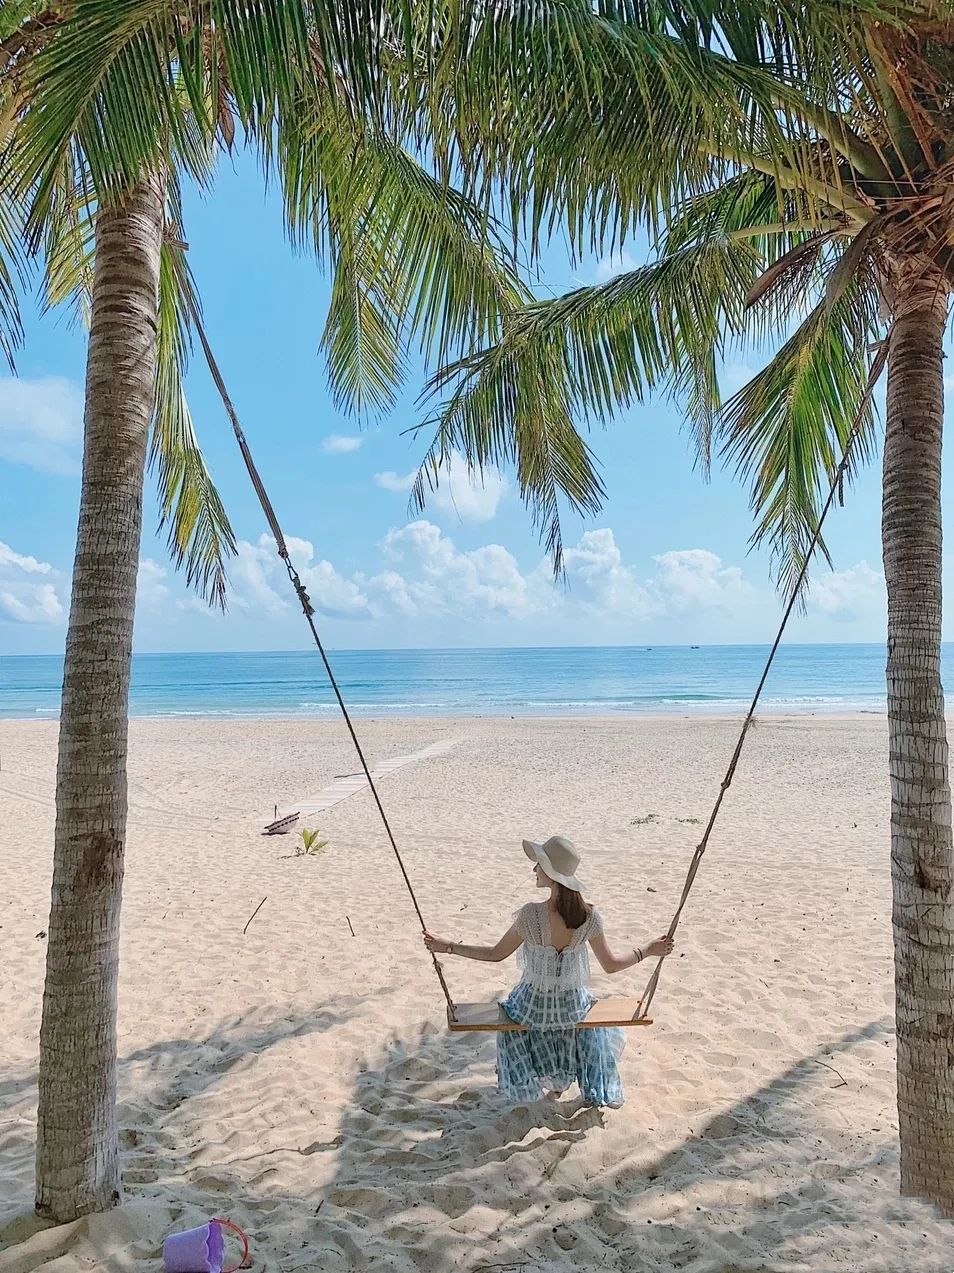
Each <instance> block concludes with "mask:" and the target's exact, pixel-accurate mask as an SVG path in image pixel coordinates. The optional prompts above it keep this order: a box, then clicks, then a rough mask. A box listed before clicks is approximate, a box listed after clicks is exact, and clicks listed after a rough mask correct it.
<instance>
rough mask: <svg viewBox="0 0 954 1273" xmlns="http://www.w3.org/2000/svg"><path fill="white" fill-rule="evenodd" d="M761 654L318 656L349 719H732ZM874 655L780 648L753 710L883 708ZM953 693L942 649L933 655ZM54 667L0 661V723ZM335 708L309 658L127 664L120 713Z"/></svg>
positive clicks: (56, 682) (51, 703)
mask: <svg viewBox="0 0 954 1273" xmlns="http://www.w3.org/2000/svg"><path fill="white" fill-rule="evenodd" d="M767 653H768V651H767V649H766V647H764V646H738V645H734V646H703V647H702V648H699V649H692V648H689V647H688V646H656V647H652V648H650V647H645V646H636V647H623V648H603V647H593V646H587V647H583V648H576V649H569V648H560V649H515V650H340V651H332V652H331V655H330V657H331V660H332V663H333V666H334V668H335V674H336V675H337V676H338V677H339V679H340V683H341V689H342V692H343V694H344V696H345V699H346V701H347V702H348V703H349V705H350V706H352V707H353V708H354V710H355V712H356V714H359V715H366V716H369V715H379V716H385V715H404V716H432V715H462V716H474V715H492V714H500V715H550V714H554V715H590V714H594V715H599V714H615V713H619V712H738V711H741V710H744V709H745V708H746V707H747V706H748V703H749V701H750V699H751V696H752V693H753V691H754V689H755V685H756V682H757V680H758V677H759V674H760V672H761V668H762V665H763V663H764V661H765V658H766V655H767ZM884 661H885V653H884V647H883V646H881V645H791V646H785V647H783V648H782V649H781V650H780V652H779V655H778V658H777V661H776V664H775V667H774V670H773V672H772V674H771V676H770V678H769V682H768V685H767V686H766V689H765V693H764V697H763V710H766V711H772V710H775V711H781V710H786V711H817V712H839V711H874V712H878V711H883V710H884V702H885V697H884ZM943 672H944V681H945V685H946V686H947V689H948V691H949V693H950V692H951V691H954V645H947V646H945V649H944V668H943ZM61 677H62V660H61V659H60V658H58V657H54V656H36V657H34V656H29V655H24V656H19V657H6V658H3V659H0V717H7V718H10V717H18V718H28V719H33V720H36V719H42V718H44V717H47V718H49V717H54V716H56V714H57V712H58V710H59V692H60V682H61ZM336 710H337V708H336V706H335V704H334V701H333V698H332V693H331V690H330V688H329V686H328V684H327V681H326V679H325V676H324V672H323V670H322V667H321V663H320V661H319V659H318V656H317V654H315V653H314V652H312V651H295V652H290V653H281V652H268V653H249V654H238V653H236V654H140V655H137V656H136V658H135V660H134V666H133V685H132V693H131V699H130V714H131V715H133V716H223V717H228V716H318V717H322V716H328V715H330V714H332V713H334V712H335V711H336Z"/></svg>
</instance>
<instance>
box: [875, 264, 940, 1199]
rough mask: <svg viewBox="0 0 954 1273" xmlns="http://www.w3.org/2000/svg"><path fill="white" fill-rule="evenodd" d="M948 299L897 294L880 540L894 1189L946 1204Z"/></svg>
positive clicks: (913, 290) (912, 287) (934, 290)
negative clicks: (894, 1043) (884, 601)
mask: <svg viewBox="0 0 954 1273" xmlns="http://www.w3.org/2000/svg"><path fill="white" fill-rule="evenodd" d="M947 303H948V293H947V289H946V287H945V286H944V285H943V284H939V283H938V282H937V281H936V280H935V279H921V280H918V279H916V278H915V279H913V280H911V279H909V280H908V281H906V282H904V283H902V285H901V286H900V287H899V288H898V289H897V292H896V299H895V305H894V312H895V316H896V318H895V325H894V328H893V331H892V335H891V345H890V353H889V362H888V401H887V431H886V436H885V450H884V506H883V514H882V546H883V551H884V569H885V580H886V583H887V589H888V667H887V677H888V737H889V749H890V772H891V874H892V881H893V896H894V907H893V921H894V953H895V987H896V992H895V993H896V1016H897V1039H898V1116H899V1120H900V1133H901V1189H902V1192H903V1193H905V1194H909V1195H917V1196H920V1197H926V1198H930V1199H932V1200H933V1201H934V1202H936V1203H937V1204H938V1205H939V1206H940V1207H941V1208H942V1210H944V1211H945V1212H946V1214H948V1215H954V851H952V841H951V788H950V782H949V778H948V748H947V734H946V729H945V723H944V695H943V692H942V689H941V675H940V662H941V431H942V423H943V411H944V402H943V379H942V359H943V352H942V342H943V337H944V328H945V323H946V317H947Z"/></svg>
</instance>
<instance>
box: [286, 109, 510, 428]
mask: <svg viewBox="0 0 954 1273" xmlns="http://www.w3.org/2000/svg"><path fill="white" fill-rule="evenodd" d="M278 163H279V166H280V175H281V179H282V184H283V189H284V192H285V203H286V212H287V219H288V225H289V230H290V233H291V235H292V238H293V240H294V241H295V242H296V243H297V244H299V245H303V246H305V247H306V248H309V249H310V250H312V251H314V252H315V253H316V254H317V256H318V257H319V259H320V260H323V261H327V262H328V263H329V265H330V268H331V269H332V270H333V272H334V278H335V282H334V287H333V298H332V306H331V310H330V312H329V315H328V321H327V324H326V328H325V334H324V338H323V344H324V347H325V349H326V351H327V353H328V355H329V374H330V378H331V383H332V388H333V390H334V392H335V397H336V401H337V403H338V405H339V406H340V407H342V408H344V409H353V410H361V409H362V408H365V407H368V408H370V409H372V410H383V409H386V408H387V407H388V406H389V405H390V404H391V402H392V401H393V394H394V391H395V390H396V388H397V387H398V385H399V384H400V383H401V380H402V378H403V374H404V368H405V363H406V360H405V353H406V349H407V346H408V345H410V344H412V343H414V342H415V341H416V343H417V344H418V345H419V346H420V348H421V351H422V352H423V354H424V356H425V358H427V359H429V360H434V361H437V362H443V361H445V360H446V359H447V358H448V357H451V356H457V355H459V354H460V353H461V352H462V351H463V350H465V349H469V348H472V347H473V346H474V345H475V344H476V345H479V344H483V343H486V342H487V341H488V340H490V339H492V338H493V337H494V336H495V335H496V334H498V333H499V331H500V330H501V325H502V320H503V316H504V315H505V314H507V313H509V312H510V311H511V310H513V309H514V308H516V307H517V306H518V305H519V304H521V303H524V302H526V301H527V300H529V299H530V293H529V291H528V290H527V289H526V288H525V287H523V286H522V284H521V283H520V280H519V278H518V276H517V274H516V271H515V269H514V267H513V263H512V261H511V260H510V257H509V255H508V253H507V251H506V248H505V246H504V242H503V239H502V236H501V234H500V232H499V230H498V228H497V226H496V224H495V223H493V222H492V221H491V220H490V219H489V218H488V217H487V216H486V214H485V213H484V212H483V211H482V210H481V209H479V208H478V207H476V206H475V205H473V204H472V203H470V202H469V201H468V200H467V199H466V198H465V197H464V196H462V195H461V194H460V193H459V192H458V191H456V190H455V189H454V188H453V187H451V186H447V185H445V184H443V183H442V182H441V181H439V180H438V179H437V178H436V177H435V176H434V175H433V174H432V173H430V172H428V171H427V170H426V169H425V168H424V166H423V165H422V164H421V163H420V162H419V161H418V160H416V159H415V158H413V157H412V156H411V155H409V154H408V153H407V151H405V150H404V149H403V148H402V146H401V145H400V144H399V143H398V142H397V141H395V140H394V139H392V138H390V137H388V136H387V135H385V134H384V133H383V132H382V131H381V130H380V129H376V128H374V127H373V126H371V125H370V124H368V122H367V121H360V122H359V121H355V120H354V119H353V118H351V117H350V116H348V115H347V114H346V113H344V112H342V111H341V110H339V109H331V108H326V109H324V110H321V111H318V112H316V113H315V114H314V116H313V117H312V118H311V119H310V120H309V121H308V123H307V124H306V125H305V126H304V127H302V126H296V127H293V128H292V127H286V128H284V129H282V130H280V141H279V147H278Z"/></svg>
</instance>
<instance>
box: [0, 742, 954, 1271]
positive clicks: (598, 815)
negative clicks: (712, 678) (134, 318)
mask: <svg viewBox="0 0 954 1273" xmlns="http://www.w3.org/2000/svg"><path fill="white" fill-rule="evenodd" d="M736 729H737V724H736V723H735V722H733V721H730V720H727V719H726V720H699V719H696V720H685V719H668V720H659V719H657V720H649V719H632V718H630V719H626V720H614V721H597V720H574V721H570V720H527V719H522V720H488V719H482V720H464V721H449V720H436V721H435V720H431V721H411V720H404V721H389V722H363V723H362V725H361V730H362V733H363V735H364V737H365V738H366V740H367V746H368V751H369V754H370V757H371V759H372V760H373V761H375V762H380V761H383V760H386V759H388V758H390V757H394V756H400V755H405V754H408V753H410V752H413V751H416V750H419V749H420V748H422V747H425V746H427V745H429V744H432V743H435V742H439V741H441V740H442V739H448V738H454V739H459V740H460V742H459V744H458V745H457V746H456V747H455V748H453V749H452V750H450V751H449V752H447V753H446V754H444V755H441V756H437V757H434V758H432V759H429V760H426V761H422V762H419V763H416V764H412V765H409V766H407V767H405V768H403V769H400V770H399V771H397V772H395V773H393V774H391V775H390V776H389V777H387V778H385V779H384V780H383V781H382V784H381V791H382V795H383V798H384V800H385V802H386V806H387V808H388V811H389V813H390V815H391V817H392V819H393V823H394V827H395V830H396V833H397V835H398V837H399V840H400V843H401V844H402V846H403V847H404V849H405V852H406V857H407V863H408V867H409V869H410V871H411V873H412V875H413V878H414V880H415V882H416V884H417V887H418V890H419V896H420V900H421V905H422V907H423V909H424V913H425V916H426V918H427V921H428V923H429V925H430V926H431V927H432V928H433V929H435V930H436V931H438V932H439V933H441V934H443V935H446V936H450V937H452V938H457V939H463V940H468V941H492V940H495V939H496V938H497V937H498V936H499V935H500V934H501V933H502V932H503V931H504V929H506V927H507V926H508V924H509V922H510V919H511V915H512V913H513V912H514V911H515V910H516V908H517V907H518V906H519V905H520V904H521V903H522V902H523V901H524V900H527V899H530V900H535V896H536V895H535V894H534V893H533V891H532V888H531V886H530V879H529V872H528V869H527V863H526V860H525V859H524V857H523V855H522V854H521V852H520V848H519V841H520V838H521V836H525V835H526V836H533V837H537V838H543V837H545V836H547V835H548V834H550V833H552V832H555V831H560V832H563V833H564V834H567V835H569V836H570V837H571V838H572V839H574V840H575V841H576V843H577V845H578V846H579V847H580V848H581V850H582V852H583V855H584V871H585V878H586V880H587V881H588V885H589V895H590V898H591V900H594V901H596V902H597V904H598V905H599V906H600V908H601V910H602V911H603V914H604V917H605V919H606V924H607V934H608V937H609V941H610V945H611V946H612V945H614V944H615V945H616V946H617V947H618V948H619V949H621V950H622V949H624V948H625V947H626V946H628V945H632V944H633V943H635V942H638V941H640V940H641V939H644V938H650V937H653V936H655V935H656V934H657V933H658V932H659V931H661V930H662V929H663V928H665V926H666V924H667V923H668V919H669V916H670V914H671V911H672V908H673V906H674V903H675V900H676V897H677V895H678V891H679V889H680V887H681V883H682V878H683V875H684V872H685V869H686V865H687V863H688V860H689V857H690V855H691V852H692V849H693V846H694V843H695V840H696V838H697V836H698V834H699V831H700V827H699V820H701V819H704V818H705V817H706V815H707V813H708V810H709V807H710V805H711V802H712V799H713V797H714V795H715V792H716V789H717V787H718V783H719V781H720V779H721V774H722V770H723V768H724V765H725V763H726V759H727V756H728V754H729V752H730V750H731V747H732V744H733V742H734V731H735V730H736ZM0 751H2V757H3V768H2V772H0V880H2V896H0V1059H2V1065H0V1181H2V1185H0V1270H2V1271H3V1273H14V1271H16V1273H26V1271H27V1270H31V1269H34V1268H39V1267H43V1268H45V1269H47V1270H49V1273H72V1271H73V1270H80V1269H83V1270H87V1269H104V1270H119V1269H134V1270H137V1271H139V1270H142V1271H143V1273H144V1271H145V1270H147V1269H148V1270H156V1269H157V1268H158V1267H159V1264H158V1261H157V1257H158V1254H159V1246H160V1243H161V1239H162V1237H163V1235H164V1234H165V1233H166V1232H168V1231H170V1230H173V1229H178V1228H185V1227H189V1225H190V1224H192V1223H197V1222H199V1221H201V1220H203V1219H205V1218H207V1217H208V1216H211V1215H219V1214H225V1215H228V1216H231V1217H232V1218H233V1219H234V1220H236V1221H237V1222H238V1223H239V1224H241V1225H243V1226H244V1227H245V1228H247V1229H248V1231H249V1234H250V1237H251V1240H252V1249H253V1254H254V1257H255V1259H256V1261H257V1267H262V1265H264V1267H265V1268H267V1269H269V1270H282V1271H287V1273H291V1271H292V1270H297V1269H322V1270H344V1269H354V1270H364V1269H369V1270H377V1269H382V1270H384V1269H389V1270H395V1271H400V1273H414V1271H416V1270H420V1271H422V1273H444V1271H445V1270H447V1271H449V1270H452V1269H464V1270H475V1271H476V1270H478V1269H482V1270H487V1269H490V1268H493V1269H496V1270H506V1269H511V1268H516V1269H524V1268H526V1269H548V1270H554V1273H564V1271H565V1273H569V1270H573V1269H583V1268H586V1269H589V1268H606V1269H619V1270H630V1269H632V1270H636V1269H638V1270H640V1271H641V1273H643V1271H645V1273H655V1271H659V1273H662V1271H666V1273H668V1271H669V1270H684V1271H685V1273H743V1271H745V1273H795V1271H796V1270H811V1271H812V1273H815V1271H816V1270H817V1271H818V1273H822V1271H824V1273H830V1271H831V1270H835V1269H841V1268H844V1269H849V1270H855V1271H858V1273H877V1271H879V1270H884V1271H885V1273H902V1271H906V1270H908V1269H917V1270H918V1273H942V1271H943V1273H950V1271H951V1269H952V1268H954V1254H952V1253H954V1225H952V1224H948V1223H945V1222H943V1221H941V1220H939V1219H938V1218H937V1216H936V1215H935V1213H934V1212H933V1211H932V1210H931V1209H930V1208H929V1207H927V1206H925V1205H923V1204H921V1203H918V1202H915V1201H911V1200H903V1199H901V1198H899V1196H898V1153H897V1145H896V1134H897V1129H896V1114H895V1108H894V1074H893V1066H894V1048H893V1033H892V991H891V961H890V930H889V902H890V887H889V876H888V843H887V786H886V773H885V769H886V767H885V760H884V754H885V737H884V726H883V723H882V722H881V721H879V720H877V719H874V718H860V719H855V720H851V721H838V720H833V719H822V718H789V719H778V720H768V721H763V722H760V723H759V724H758V726H757V727H756V728H755V729H754V730H753V732H752V734H751V736H750V739H749V743H748V746H747V750H746V753H745V755H744V758H743V762H742V765H741V768H740V770H739V773H738V775H737V778H736V782H735V785H734V786H733V788H732V790H731V791H730V793H729V796H728V798H727V801H726V805H725V808H724V813H723V816H722V819H721V822H720V824H719V827H718V828H717V831H716V833H715V835H714V837H713V841H712V843H711V846H710V850H709V853H708V855H707V857H706V859H705V861H704V863H703V867H702V870H701V872H700V875H699V877H698V880H697V883H696V888H695V891H694V893H693V896H692V898H691V900H690V904H689V907H688V910H687V912H686V915H685V920H684V926H683V927H682V928H681V929H680V933H679V945H678V952H677V954H676V955H675V956H673V958H672V959H671V960H670V961H669V962H668V964H667V966H666V968H665V972H664V976H663V979H662V983H661V987H660V991H659V994H658V996H657V999H656V1003H655V1005H654V1015H655V1019H656V1024H655V1026H654V1027H653V1028H652V1029H643V1030H631V1031H629V1034H628V1038H629V1043H628V1047H627V1050H626V1052H625V1054H624V1057H623V1061H622V1069H623V1080H624V1084H625V1088H626V1095H627V1103H626V1105H625V1106H624V1107H623V1108H622V1109H621V1110H619V1111H605V1112H602V1113H601V1112H599V1111H593V1110H589V1109H583V1108H580V1107H579V1105H578V1103H576V1102H574V1101H572V1100H569V1099H568V1100H566V1101H564V1102H562V1103H549V1104H543V1105H541V1106H532V1107H523V1108H512V1107H508V1106H507V1105H506V1104H505V1103H504V1102H502V1101H501V1099H500V1098H499V1097H498V1096H497V1095H496V1093H495V1090H494V1039H493V1036H491V1035H450V1034H448V1032H447V1031H446V1028H445V1024H444V1014H443V1005H442V1002H441V999H440V995H439V991H438V987H437V983H436V981H435V979H434V976H433V972H432V970H431V968H430V965H429V962H428V960H427V959H426V958H425V957H424V955H423V953H422V948H421V943H420V936H419V933H418V931H417V929H416V926H415V919H414V915H413V912H412V909H411V906H410V903H409V901H408V898H407V896H406V894H405V893H404V891H403V888H402V884H401V880H400V877H399V875H398V873H397V869H396V866H395V864H394V862H393V859H392V858H391V857H390V856H389V849H388V847H387V844H386V841H385V839H384V836H383V833H382V830H381V827H380V825H379V823H378V822H377V821H376V815H375V811H374V808H373V805H372V801H371V798H370V796H369V794H368V793H367V792H366V791H364V792H361V793H359V794H358V795H356V796H353V797H352V798H350V799H348V800H346V801H345V802H344V803H342V804H340V805H338V806H337V807H336V808H335V809H333V810H332V811H330V812H328V813H326V814H325V815H323V816H322V818H321V819H320V821H319V822H318V825H320V827H321V830H322V831H323V832H324V833H325V835H326V836H327V838H328V840H329V841H330V844H329V847H328V848H327V849H326V850H325V851H324V852H323V853H322V854H321V855H320V856H318V857H315V858H310V857H297V858H296V857H294V856H292V852H293V847H294V846H293V842H292V840H291V837H284V838H281V839H277V838H263V837H262V836H261V834H260V831H261V827H262V825H263V824H264V822H265V821H267V820H268V818H269V817H270V815H271V811H272V808H273V806H274V805H275V804H279V805H283V804H286V803H292V804H294V802H295V800H296V799H298V798H299V797H305V796H308V795H311V794H313V793H315V792H317V791H318V790H320V789H321V788H322V787H324V786H327V785H328V784H329V783H331V782H332V781H333V780H334V779H335V777H336V776H338V775H342V774H347V773H351V772H353V771H354V769H355V768H356V766H355V763H354V758H353V756H352V754H351V752H350V751H349V746H348V742H347V739H346V737H345V734H344V732H343V729H342V727H341V726H340V725H337V724H334V725H333V724H327V723H315V722H303V721H295V722H278V721H274V722H262V721H256V722H237V721H228V722H216V721H194V722H188V723H184V722H182V721H175V722H172V721H165V722H163V721H137V722H134V724H133V727H132V740H131V770H130V798H131V819H130V834H129V854H128V866H127V876H126V895H125V907H124V921H123V922H124V932H123V948H122V973H121V1013H120V1032H119V1058H120V1061H119V1065H120V1125H121V1128H122V1144H123V1148H124V1173H125V1183H126V1192H127V1203H126V1206H125V1207H124V1208H123V1209H122V1210H121V1211H119V1212H113V1213H111V1214H110V1215H108V1216H101V1217H94V1218H92V1219H90V1220H86V1221H81V1222H79V1223H78V1224H77V1225H73V1226H68V1227H67V1228H65V1229H58V1230H57V1229H54V1230H47V1231H41V1232H37V1225H36V1222H34V1221H33V1220H32V1219H31V1217H30V1208H31V1200H32V1165H33V1141H34V1126H35V1108H36V1087H35V1069H36V1048H37V1041H36V1040H37V1030H38V1024H39V1010H40V995H41V986H42V974H43V959H44V947H45V942H44V936H43V930H44V929H45V928H46V921H47V905H48V889H49V875H50V855H51V842H52V829H53V784H54V764H55V726H54V725H52V724H50V723H33V722H26V723H19V722H7V723H4V724H3V726H2V727H0ZM314 821H315V820H313V822H314ZM263 897H267V901H266V902H265V904H264V905H263V906H262V908H261V910H260V911H259V912H258V914H257V916H256V917H255V919H254V920H253V921H252V923H251V924H250V925H249V928H248V932H247V933H246V934H245V935H243V931H242V930H243V926H244V925H245V923H246V921H247V920H248V918H249V916H250V915H251V914H252V912H253V910H254V909H255V907H256V906H257V905H258V904H259V902H261V900H262V898H263ZM349 920H350V924H349ZM352 928H353V931H354V935H353V936H352ZM446 967H447V972H448V976H449V979H450V982H451V986H452V988H453V990H454V992H455V994H456V996H457V997H458V998H460V999H481V998H490V997H492V995H493V994H494V993H496V992H497V991H500V990H503V989H505V988H506V986H507V985H508V980H509V979H511V978H512V977H513V973H514V969H513V965H502V966H491V965H478V964H472V963H464V962H463V961H460V960H448V961H447V964H446ZM644 982H645V969H644V970H643V971H639V970H636V971H634V972H631V973H626V974H623V976H621V977H617V978H612V979H611V978H607V977H604V976H603V975H602V974H599V976H598V978H597V982H596V985H597V989H598V992H599V993H609V992H612V993H614V994H620V993H623V994H638V992H639V991H640V990H641V989H642V987H643V984H644Z"/></svg>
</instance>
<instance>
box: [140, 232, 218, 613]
mask: <svg viewBox="0 0 954 1273" xmlns="http://www.w3.org/2000/svg"><path fill="white" fill-rule="evenodd" d="M178 224H179V223H178V222H177V221H176V220H175V219H173V221H172V230H171V234H170V236H169V238H168V239H167V241H166V242H165V243H164V244H163V247H162V258H161V261H160V279H159V315H158V317H159V326H158V367H157V376H156V409H155V416H154V419H153V426H152V443H151V449H150V457H149V462H150V469H151V470H152V471H154V472H155V474H156V478H157V482H158V485H159V495H160V507H161V519H160V528H162V527H166V528H167V542H168V547H169V551H170V553H171V555H172V558H173V560H174V562H175V564H176V566H177V567H179V568H183V569H184V570H185V574H186V580H187V582H188V583H189V585H190V586H191V587H194V588H195V589H196V591H197V592H198V593H199V595H200V596H201V597H203V598H204V599H205V600H207V601H208V602H209V603H210V604H212V605H217V606H220V607H221V608H223V609H224V608H225V603H226V591H227V582H228V580H227V573H226V566H227V561H228V558H229V557H231V556H232V555H233V554H234V553H235V550H236V543H235V535H234V533H233V530H232V526H231V524H230V522H229V518H228V514H227V513H226V511H225V507H224V505H223V503H222V500H221V497H220V496H219V493H218V491H217V490H216V488H215V484H214V482H213V480H212V477H211V475H210V473H209V471H208V468H207V467H206V463H205V460H204V459H203V456H202V452H201V450H200V448H199V443H198V440H197V438H196V434H195V428H194V426H193V422H192V415H191V412H190V411H189V404H188V402H187V401H186V396H185V388H184V384H183V381H184V376H185V368H186V365H187V362H188V355H189V349H190V342H189V326H190V320H189V312H190V309H189V306H190V298H191V303H194V304H196V305H197V304H198V302H197V301H196V298H195V294H194V288H193V282H192V278H191V275H190V273H189V270H188V266H187V264H186V261H185V256H184V250H183V246H182V243H181V241H179V240H178V235H179V234H180V233H181V231H178V230H177V229H176V226H177V225H178Z"/></svg>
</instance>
